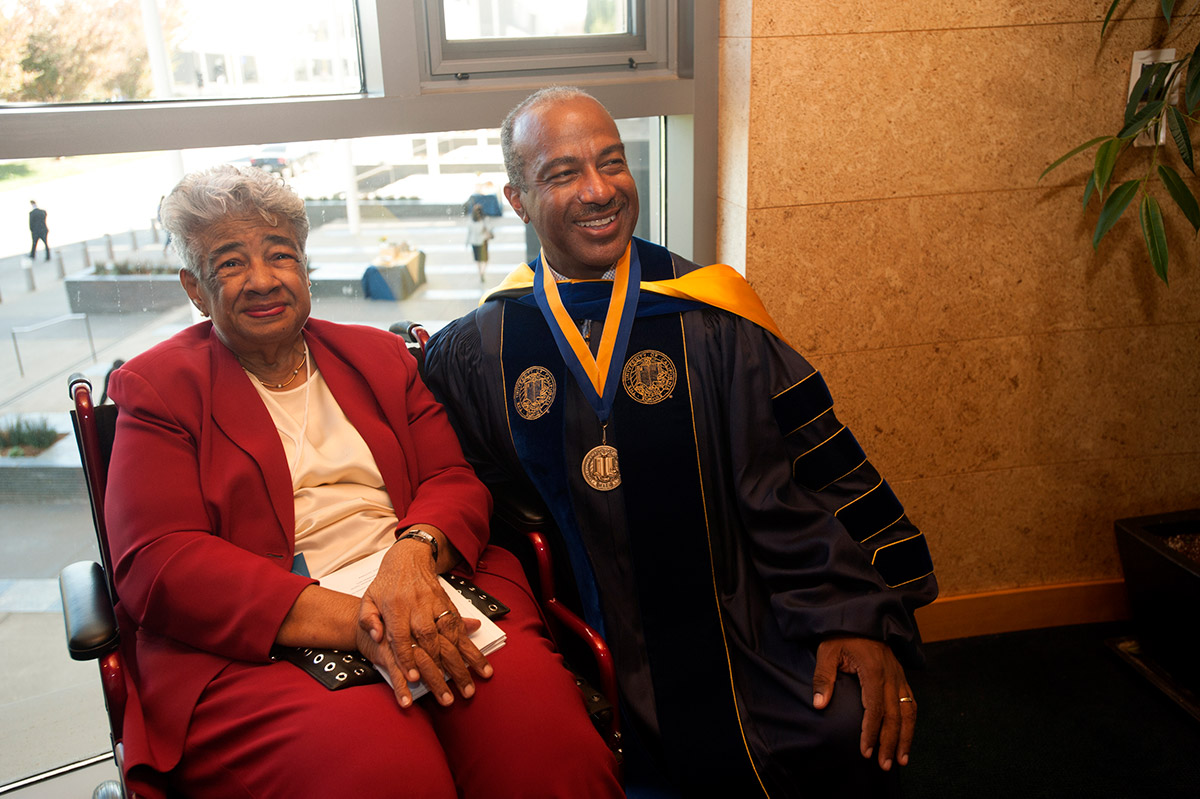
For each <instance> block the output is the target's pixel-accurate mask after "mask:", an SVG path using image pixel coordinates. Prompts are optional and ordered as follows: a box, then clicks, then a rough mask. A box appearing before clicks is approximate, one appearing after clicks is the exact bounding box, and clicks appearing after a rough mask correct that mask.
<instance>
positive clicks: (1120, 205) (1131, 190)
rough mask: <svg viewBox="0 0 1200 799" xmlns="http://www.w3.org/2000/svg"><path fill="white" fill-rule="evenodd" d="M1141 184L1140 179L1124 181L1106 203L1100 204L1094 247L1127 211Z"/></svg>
mask: <svg viewBox="0 0 1200 799" xmlns="http://www.w3.org/2000/svg"><path fill="white" fill-rule="evenodd" d="M1139 185H1141V181H1140V180H1131V181H1129V182H1127V183H1122V184H1121V185H1120V186H1118V187H1117V188H1116V190H1115V191H1114V192H1113V193H1112V194H1110V195H1108V199H1107V200H1105V201H1104V205H1102V206H1100V219H1099V220H1097V221H1096V232H1095V233H1093V234H1092V248H1093V249H1096V248H1098V247H1099V246H1100V239H1102V238H1104V234H1105V233H1107V232H1108V231H1109V230H1110V229H1111V228H1112V226H1113V225H1115V224H1116V223H1117V220H1118V219H1120V218H1121V214H1123V213H1125V209H1126V208H1128V207H1129V203H1130V202H1132V201H1133V198H1134V197H1135V196H1136V195H1137V190H1138V186H1139Z"/></svg>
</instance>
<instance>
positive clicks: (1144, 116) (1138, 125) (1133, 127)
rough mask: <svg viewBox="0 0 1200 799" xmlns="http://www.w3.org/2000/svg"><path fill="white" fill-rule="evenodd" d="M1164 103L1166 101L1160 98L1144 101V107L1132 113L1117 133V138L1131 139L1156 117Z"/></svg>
mask: <svg viewBox="0 0 1200 799" xmlns="http://www.w3.org/2000/svg"><path fill="white" fill-rule="evenodd" d="M1164 105H1166V103H1164V102H1163V101H1162V100H1155V101H1154V102H1152V103H1146V107H1145V108H1143V109H1142V110H1141V111H1138V112H1137V113H1136V114H1134V116H1133V119H1132V120H1131V121H1130V122H1129V124H1128V125H1126V126H1125V129H1124V130H1122V131H1121V132H1120V133H1118V134H1117V138H1119V139H1132V138H1133V137H1134V136H1136V135H1138V134H1139V133H1141V132H1142V129H1143V128H1145V127H1146V126H1147V125H1149V124H1150V123H1151V122H1152V121H1154V120H1155V119H1157V118H1158V115H1159V114H1161V113H1162V110H1163V106H1164Z"/></svg>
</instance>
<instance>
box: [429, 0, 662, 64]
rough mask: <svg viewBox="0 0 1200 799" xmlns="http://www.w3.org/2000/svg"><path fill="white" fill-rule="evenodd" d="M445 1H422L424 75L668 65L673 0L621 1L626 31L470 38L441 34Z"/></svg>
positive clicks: (442, 32)
mask: <svg viewBox="0 0 1200 799" xmlns="http://www.w3.org/2000/svg"><path fill="white" fill-rule="evenodd" d="M445 3H446V0H422V3H421V6H422V10H423V18H422V24H423V25H424V27H425V29H426V32H427V36H426V38H425V49H424V53H423V63H422V65H421V67H422V70H424V73H423V77H424V78H425V79H426V80H439V79H446V78H455V79H460V80H461V79H464V78H466V77H470V78H478V77H479V76H480V75H481V74H482V75H489V76H491V75H500V74H506V73H515V74H522V75H534V74H539V73H545V72H548V71H549V72H555V73H558V74H563V73H570V72H580V71H596V70H628V69H642V68H650V69H656V70H669V69H671V68H672V67H673V59H672V57H671V56H672V52H671V46H670V44H671V42H670V36H669V32H670V31H671V28H672V26H671V24H670V15H671V14H672V13H673V12H675V11H676V9H675V3H674V2H672V0H625V3H626V6H627V13H628V15H629V17H628V18H629V20H630V22H631V28H632V30H631V31H630V32H629V33H624V34H611V35H588V36H556V37H530V38H521V39H479V40H472V41H451V40H448V39H447V38H446V36H445V32H444V30H443V27H442V20H443V19H444V17H445V14H444V13H443V12H444V9H445Z"/></svg>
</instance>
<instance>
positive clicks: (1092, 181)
mask: <svg viewBox="0 0 1200 799" xmlns="http://www.w3.org/2000/svg"><path fill="white" fill-rule="evenodd" d="M1095 191H1096V173H1095V172H1093V173H1092V174H1090V175H1088V182H1087V185H1086V186H1084V187H1083V207H1084V208H1087V204H1088V200H1090V199H1092V194H1094V193H1095Z"/></svg>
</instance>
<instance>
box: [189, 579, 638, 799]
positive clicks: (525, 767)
mask: <svg viewBox="0 0 1200 799" xmlns="http://www.w3.org/2000/svg"><path fill="white" fill-rule="evenodd" d="M474 580H475V583H476V584H477V585H478V586H479V587H480V588H481V589H482V590H483V591H485V592H488V593H491V594H493V595H495V596H496V597H497V598H499V599H500V600H501V601H503V602H504V603H505V604H507V605H508V606H509V607H510V608H512V611H511V613H509V614H508V616H506V617H505V618H503V619H501V620H500V621H499V624H500V626H501V627H502V628H503V629H504V631H505V633H506V635H507V641H506V643H505V645H504V646H503V647H502V648H501V649H499V650H497V651H496V652H494V653H492V655H491V656H489V658H488V660H489V662H490V663H491V664H492V666H493V668H494V669H495V674H494V675H493V676H492V678H491V679H490V680H482V679H477V680H476V682H475V685H476V695H475V696H474V697H473V698H472V699H463V698H462V697H460V696H458V695H457V694H456V696H455V701H454V704H453V705H451V706H450V707H449V708H442V707H441V706H439V705H438V704H436V702H435V701H434V700H433V698H432V697H429V696H426V697H424V698H422V699H420V700H418V701H417V703H416V704H415V705H414V706H413V707H411V708H409V709H408V710H401V709H400V707H399V705H397V704H396V700H395V697H394V696H393V694H392V691H391V689H390V688H389V687H388V686H387V684H386V683H378V684H375V685H368V686H360V687H357V688H345V689H342V690H340V691H330V690H327V689H326V688H325V687H324V686H322V685H321V684H320V683H318V682H317V681H316V680H314V679H313V678H312V677H310V676H309V675H307V674H305V673H304V672H303V671H301V670H300V669H299V668H297V667H295V666H293V665H291V664H290V663H282V662H280V663H273V664H270V665H256V664H242V663H235V664H233V665H231V666H229V667H228V668H226V669H225V670H224V671H223V672H222V673H221V674H220V675H219V676H218V677H217V678H216V679H215V680H213V682H212V683H211V684H210V685H209V686H208V688H207V689H205V692H204V694H203V695H202V696H201V698H200V702H199V704H198V705H197V706H196V709H195V711H194V713H193V715H192V720H191V724H190V726H189V727H188V735H187V741H186V743H185V745H184V754H183V760H182V761H181V762H180V764H179V765H178V766H177V767H176V768H175V769H174V770H173V771H172V774H171V781H172V784H173V785H174V786H175V787H176V788H177V789H179V790H181V791H182V792H184V793H186V794H187V795H188V796H195V797H207V796H212V797H221V799H227V798H228V797H281V796H353V797H356V799H368V798H369V797H401V796H402V797H421V799H424V798H425V797H430V798H431V799H432V798H433V797H479V799H483V798H484V797H486V798H487V799H503V798H504V797H522V799H526V798H528V797H569V798H570V799H577V798H582V799H586V798H587V797H619V796H624V793H623V792H622V790H621V787H620V784H619V782H618V780H617V776H616V762H615V760H614V758H613V756H612V754H611V753H610V752H609V751H608V749H607V747H606V746H605V745H604V742H603V740H602V739H601V737H600V735H599V734H598V733H597V732H596V730H595V728H593V727H592V725H591V722H590V720H589V719H588V717H587V714H586V712H585V710H584V706H583V701H582V698H581V697H580V694H579V689H578V688H577V687H576V686H575V683H574V680H573V679H572V678H571V676H570V674H569V673H568V672H567V671H566V670H565V669H564V668H563V666H562V661H561V659H560V657H559V656H558V654H557V653H555V652H554V651H553V648H552V646H551V644H550V642H549V641H548V640H547V639H546V637H545V629H544V627H543V625H542V622H541V619H540V617H539V615H538V612H537V609H536V606H535V605H534V603H533V600H532V599H531V598H530V597H529V596H528V595H527V594H526V593H525V591H524V590H522V589H519V588H517V587H516V586H515V585H514V584H513V583H511V582H509V581H507V580H505V579H504V578H501V577H497V576H495V575H491V574H484V573H476V575H475V578H474Z"/></svg>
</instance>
